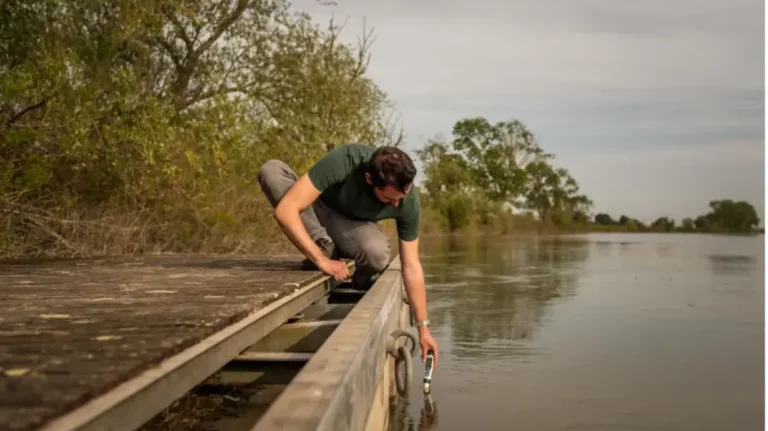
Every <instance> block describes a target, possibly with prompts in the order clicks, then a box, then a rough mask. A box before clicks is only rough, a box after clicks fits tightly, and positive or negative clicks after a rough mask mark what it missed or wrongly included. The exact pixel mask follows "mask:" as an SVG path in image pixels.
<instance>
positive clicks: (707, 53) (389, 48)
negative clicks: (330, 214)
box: [296, 0, 765, 218]
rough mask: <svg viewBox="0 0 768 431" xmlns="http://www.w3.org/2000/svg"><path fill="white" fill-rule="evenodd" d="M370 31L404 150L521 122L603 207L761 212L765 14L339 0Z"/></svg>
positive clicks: (313, 5) (578, 0) (636, 212)
mask: <svg viewBox="0 0 768 431" xmlns="http://www.w3.org/2000/svg"><path fill="white" fill-rule="evenodd" d="M337 1H338V2H339V6H337V7H325V6H320V5H319V4H318V3H317V2H316V1H314V0H302V1H299V2H297V3H296V6H297V7H298V8H300V9H305V10H308V11H309V12H310V13H311V14H312V15H313V16H314V17H315V18H316V19H317V20H320V21H325V20H327V19H328V18H330V16H331V15H335V17H336V18H337V19H339V20H343V19H345V18H347V17H348V18H349V21H348V25H347V28H346V30H345V32H344V33H343V34H342V38H343V39H345V40H347V41H349V42H354V41H355V40H356V38H357V37H358V36H359V34H360V32H361V31H362V28H363V27H362V22H363V19H364V18H365V19H366V21H367V24H368V26H369V27H373V28H374V29H375V34H376V41H375V43H374V45H373V53H372V54H373V55H372V60H371V65H370V69H369V72H368V73H369V75H370V76H371V77H372V78H373V79H374V81H375V82H376V83H377V84H378V85H379V86H380V87H381V88H383V89H384V90H385V91H386V92H387V93H388V94H389V96H390V97H391V98H392V99H393V100H394V101H395V102H396V104H397V107H398V109H399V110H400V111H401V113H402V118H403V125H404V127H405V131H406V134H407V137H408V140H407V148H408V149H409V150H411V151H413V150H415V149H417V148H419V147H420V146H421V145H422V144H423V143H424V141H425V140H426V139H427V138H429V137H431V136H434V135H435V134H438V133H442V134H444V135H446V136H449V135H450V132H451V128H452V126H453V124H454V123H455V122H456V121H457V120H459V119H461V118H465V117H474V116H484V117H486V118H488V119H489V120H490V121H505V120H510V119H512V118H517V119H520V120H521V121H523V122H524V123H526V125H528V126H529V128H530V129H531V130H532V131H533V132H534V133H536V135H537V136H538V137H539V139H540V141H541V143H542V145H543V146H544V148H545V149H546V150H547V151H551V152H554V153H556V154H557V155H558V157H557V159H556V161H557V163H559V164H560V165H562V166H564V167H566V168H568V169H569V170H570V171H571V172H572V173H573V174H574V176H575V177H576V178H577V180H578V181H579V183H580V184H581V185H582V187H583V190H584V191H585V192H586V193H587V194H588V195H589V196H590V197H592V198H593V199H594V200H595V202H596V204H597V209H598V210H606V211H608V210H610V211H611V212H617V213H622V212H623V213H627V214H628V215H632V216H635V217H641V218H655V217H657V216H659V215H662V213H665V212H667V213H669V214H665V215H669V216H673V217H683V216H692V215H696V214H699V213H702V212H705V211H706V210H707V208H706V205H707V202H708V201H709V200H711V199H717V198H723V197H734V198H739V197H741V198H744V199H748V200H749V201H750V202H752V203H753V204H754V205H755V206H756V207H759V209H760V212H761V214H762V212H763V207H764V171H765V168H764V159H765V158H764V150H763V142H764V118H765V110H764V106H765V105H764V95H765V91H764V74H765V68H764V61H765V54H764V25H765V24H764V22H763V20H764V16H765V11H764V4H763V2H760V1H758V0H676V1H673V2H669V1H661V0H651V1H648V2H617V1H610V0H569V1H560V2H542V1H536V0H520V1H515V2H503V1H496V0H493V1H491V0H484V1H477V2H468V1H466V0H462V1H459V0H442V1H440V2H437V1H432V2H427V1H418V2H414V1H412V0H391V1H387V2H381V1H373V0H354V1H353V0H337Z"/></svg>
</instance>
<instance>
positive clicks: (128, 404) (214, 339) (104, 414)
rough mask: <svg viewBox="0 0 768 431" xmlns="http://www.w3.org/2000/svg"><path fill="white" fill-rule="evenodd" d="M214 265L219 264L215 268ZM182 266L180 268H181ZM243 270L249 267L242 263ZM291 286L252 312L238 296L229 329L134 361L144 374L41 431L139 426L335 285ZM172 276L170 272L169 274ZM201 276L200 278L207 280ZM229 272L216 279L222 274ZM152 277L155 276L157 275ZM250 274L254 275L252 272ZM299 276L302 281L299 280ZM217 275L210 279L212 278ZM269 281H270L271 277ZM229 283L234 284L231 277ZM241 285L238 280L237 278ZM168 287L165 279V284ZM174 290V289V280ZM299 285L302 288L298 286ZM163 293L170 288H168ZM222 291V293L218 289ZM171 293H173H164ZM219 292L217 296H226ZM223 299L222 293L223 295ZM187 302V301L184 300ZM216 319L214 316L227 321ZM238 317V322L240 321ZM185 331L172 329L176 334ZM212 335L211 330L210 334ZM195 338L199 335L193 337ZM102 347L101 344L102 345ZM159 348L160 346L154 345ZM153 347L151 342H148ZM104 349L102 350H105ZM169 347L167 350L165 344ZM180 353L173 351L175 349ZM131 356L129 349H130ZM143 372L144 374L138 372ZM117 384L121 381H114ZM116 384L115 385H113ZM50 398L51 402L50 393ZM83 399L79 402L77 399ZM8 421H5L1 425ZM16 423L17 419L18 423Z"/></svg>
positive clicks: (203, 311) (325, 281)
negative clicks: (163, 355)
mask: <svg viewBox="0 0 768 431" xmlns="http://www.w3.org/2000/svg"><path fill="white" fill-rule="evenodd" d="M217 263H218V264H217ZM198 265H200V266H201V267H202V268H206V270H205V273H206V274H207V277H209V278H210V277H211V276H212V274H210V273H209V272H216V270H217V269H219V270H224V271H231V270H233V268H232V266H226V265H224V266H221V265H220V262H215V261H214V262H209V264H208V265H206V264H198ZM182 266H183V265H182ZM246 266H247V263H246ZM284 271H285V270H282V271H280V269H279V268H278V267H272V268H270V269H269V270H266V271H262V276H264V275H265V273H268V274H269V276H268V278H269V279H271V280H278V279H280V278H279V277H280V274H281V272H284ZM296 272H297V273H298V274H296V275H295V276H294V277H295V278H294V280H296V281H294V282H291V284H290V286H288V287H287V289H289V290H286V291H285V293H283V294H282V295H281V296H277V295H273V297H274V300H273V301H272V302H269V303H268V304H266V305H264V306H261V304H259V308H257V309H255V310H254V303H250V304H249V303H248V301H244V300H243V298H242V297H240V298H237V299H236V300H237V301H239V302H241V303H243V302H245V303H244V304H241V305H242V308H241V310H242V313H241V314H240V315H239V316H228V317H229V319H227V320H226V322H227V323H229V325H228V326H225V327H223V328H221V330H220V331H218V332H215V333H213V334H211V335H209V336H208V337H207V338H204V339H203V340H202V341H200V342H199V343H197V344H192V345H191V346H189V347H187V348H186V349H181V351H180V352H178V353H177V354H175V355H173V356H170V357H169V358H167V359H165V360H164V361H162V362H160V363H159V364H156V365H155V366H154V367H151V368H148V369H147V366H151V365H152V363H151V362H149V363H148V362H147V361H145V362H141V361H137V363H138V364H139V365H142V364H143V365H144V366H143V372H141V373H138V374H137V375H135V377H133V378H132V379H130V380H127V381H124V383H122V384H119V385H117V386H116V387H114V388H113V389H112V390H111V391H109V392H106V393H103V394H102V395H101V396H98V397H97V398H93V399H91V400H90V401H88V402H86V403H85V404H84V405H81V406H80V407H79V408H76V409H75V410H72V411H70V412H69V413H68V414H66V415H63V416H60V417H59V418H57V419H55V420H53V421H51V422H49V423H48V424H47V425H46V426H45V427H44V428H42V429H43V430H59V429H67V430H72V429H77V430H102V429H114V430H123V429H125V430H132V429H136V428H137V427H139V426H140V425H141V424H142V423H144V422H145V421H146V420H148V419H150V418H151V417H152V416H154V415H155V414H157V413H158V412H159V411H161V410H162V409H163V408H164V407H165V406H167V405H168V404H170V403H171V402H173V401H174V400H175V399H176V398H178V397H179V396H181V395H182V394H183V393H184V392H186V391H187V390H189V389H190V388H192V387H194V385H196V384H197V383H199V382H201V381H202V380H204V379H205V378H207V377H208V376H210V375H211V374H212V373H214V372H215V371H216V370H217V369H219V368H221V367H222V366H223V365H224V364H226V363H227V362H228V361H229V360H230V359H231V358H233V357H234V356H236V355H237V354H238V353H240V352H241V351H243V350H244V349H245V348H247V347H248V346H249V345H251V344H252V343H254V342H255V341H257V340H258V339H260V338H261V337H263V336H264V335H266V334H267V333H268V332H270V331H272V330H273V329H274V328H276V327H278V326H279V325H281V324H282V323H283V322H285V321H286V320H287V319H289V318H290V317H291V316H293V315H294V314H296V313H297V312H299V311H301V310H302V309H303V308H305V307H307V306H308V305H310V304H311V303H313V302H315V301H317V300H318V299H320V298H321V297H322V296H323V295H324V294H325V293H326V292H327V291H328V290H330V289H331V288H332V286H333V284H334V283H333V282H332V281H331V280H329V278H328V277H324V276H323V277H314V280H313V281H312V282H311V283H309V284H306V282H305V281H303V279H304V280H306V279H307V276H308V275H311V274H312V273H307V272H303V273H302V272H301V271H296ZM172 274H173V273H172ZM206 274H204V275H203V277H205V276H206ZM227 274H228V273H224V274H221V273H219V274H218V276H220V277H221V276H224V278H227V277H226V275H227ZM155 275H156V274H155ZM251 275H253V274H251ZM299 275H300V276H301V277H303V279H302V278H299ZM215 276H216V275H213V277H215ZM270 277H271V278H270ZM229 281H232V280H231V278H230V279H229ZM241 281H242V280H241ZM165 283H166V285H167V283H168V280H166V281H165ZM173 286H174V287H175V288H178V282H177V283H174V284H173ZM235 286H236V287H235V288H242V287H243V286H238V285H237V284H236V285H235ZM302 286H303V287H302ZM248 287H250V288H251V289H254V286H253V284H251V285H250V286H245V288H246V289H247V288H248ZM166 289H168V288H167V287H166ZM221 289H226V288H225V287H223V286H222V287H221ZM168 290H171V289H168ZM225 291H226V290H222V291H221V292H222V293H223V292H225ZM223 296H226V295H223ZM187 300H188V301H191V299H190V298H187ZM196 305H197V306H198V307H197V309H196V314H197V315H198V319H201V318H205V316H210V315H211V314H215V313H216V309H215V307H208V308H206V307H203V304H202V303H200V302H198V303H197V304H196ZM132 310H133V313H134V314H135V318H134V321H132V322H131V324H132V325H135V326H141V325H142V324H143V325H150V326H151V325H152V323H153V320H152V318H153V317H159V316H161V315H162V314H163V313H162V312H163V311H164V312H165V314H173V310H172V309H168V308H167V307H165V308H164V309H162V310H158V311H159V312H158V313H156V314H149V315H148V314H147V313H146V312H144V313H142V311H144V310H143V309H142V308H140V307H132ZM225 316H226V314H224V316H218V318H222V317H225ZM238 317H239V319H238ZM181 329H183V328H175V330H176V331H179V330H181ZM209 332H210V331H209ZM197 334H198V337H199V332H198V333H197ZM102 344H104V343H102ZM158 344H160V345H161V346H162V345H163V344H162V343H158ZM149 345H150V346H151V345H152V344H151V342H150V343H149ZM103 348H104V347H102V349H103ZM166 349H167V346H166ZM178 350H179V349H177V351H178ZM128 352H130V351H128ZM97 358H98V360H100V361H101V362H106V364H104V365H103V366H105V367H107V368H108V369H111V370H112V371H114V367H110V366H109V365H110V359H109V357H104V356H102V357H100V358H99V357H98V355H97ZM95 368H96V369H93V368H92V369H90V370H89V369H85V370H83V372H82V373H80V374H75V376H74V378H78V377H80V376H81V375H87V374H86V373H89V372H94V371H98V367H95ZM140 371H142V370H140ZM114 378H115V379H120V378H125V374H120V373H117V375H116V376H115V377H114ZM118 382H119V381H118ZM113 383H114V381H113ZM48 398H51V397H50V395H49V396H48ZM81 399H82V398H81ZM3 410H5V411H8V410H6V409H0V411H3ZM18 414H19V415H22V414H24V411H23V410H22V411H20V412H18ZM4 423H7V422H4ZM18 423H19V421H16V424H18ZM24 425H27V426H29V425H31V422H27V423H26V424H24V423H22V426H17V429H25V428H24Z"/></svg>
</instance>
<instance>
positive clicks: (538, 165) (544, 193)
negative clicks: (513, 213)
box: [525, 160, 592, 224]
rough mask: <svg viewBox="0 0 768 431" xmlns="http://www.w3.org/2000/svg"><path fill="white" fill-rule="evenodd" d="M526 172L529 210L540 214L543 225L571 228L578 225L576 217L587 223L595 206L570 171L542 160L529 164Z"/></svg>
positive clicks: (526, 196)
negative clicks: (560, 225) (550, 224)
mask: <svg viewBox="0 0 768 431" xmlns="http://www.w3.org/2000/svg"><path fill="white" fill-rule="evenodd" d="M525 172H526V174H527V175H526V183H525V198H526V202H525V207H526V208H528V209H531V210H534V211H536V213H537V214H538V215H539V218H540V219H541V220H542V221H544V222H546V223H549V222H552V221H555V222H556V223H558V224H567V223H570V222H572V221H575V220H574V216H575V217H576V219H577V220H578V219H583V218H584V215H585V214H586V213H587V212H588V211H589V208H590V207H591V206H592V201H591V200H590V199H589V198H587V197H586V196H584V195H582V194H579V185H578V183H577V182H576V180H575V179H574V178H573V177H571V175H570V174H569V173H568V171H567V170H566V169H564V168H558V169H555V168H553V167H552V165H550V164H549V163H547V162H546V161H544V160H538V161H534V162H531V163H529V164H528V165H527V166H526V167H525ZM577 214H578V215H577Z"/></svg>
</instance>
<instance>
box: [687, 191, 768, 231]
mask: <svg viewBox="0 0 768 431" xmlns="http://www.w3.org/2000/svg"><path fill="white" fill-rule="evenodd" d="M709 207H710V209H711V211H710V212H708V213H707V214H704V215H701V216H699V217H697V218H696V220H695V222H694V224H695V226H696V228H697V229H700V230H703V231H705V232H732V233H748V232H753V231H754V230H755V229H756V228H757V227H758V226H759V225H760V218H759V217H758V216H757V211H756V210H755V207H754V206H752V204H750V203H748V202H745V201H734V200H732V199H723V200H714V201H711V202H710V203H709Z"/></svg>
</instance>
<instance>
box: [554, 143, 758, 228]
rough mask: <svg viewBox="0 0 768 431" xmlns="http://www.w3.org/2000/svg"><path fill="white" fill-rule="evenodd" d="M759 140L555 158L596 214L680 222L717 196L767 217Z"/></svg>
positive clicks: (695, 213)
mask: <svg viewBox="0 0 768 431" xmlns="http://www.w3.org/2000/svg"><path fill="white" fill-rule="evenodd" d="M764 160H765V145H764V142H763V141H759V140H754V141H724V142H717V143H713V144H704V145H696V146H691V145H677V146H669V147H661V148H651V149H648V148H633V149H622V150H620V151H612V152H602V153H586V154H580V155H576V154H569V155H564V156H558V157H557V158H556V159H555V164H558V165H563V166H567V167H568V169H569V171H570V172H571V174H572V175H573V176H574V177H575V178H577V179H578V181H579V184H580V186H581V187H582V190H583V191H585V192H586V193H587V194H588V195H589V196H590V197H591V198H592V199H593V201H594V202H595V204H596V209H597V211H599V212H609V213H611V214H612V215H616V217H618V216H619V215H621V214H627V215H628V216H630V217H637V218H640V219H641V220H644V221H646V222H651V221H653V220H655V219H656V218H657V217H661V216H668V217H673V218H675V219H677V220H678V221H680V220H682V219H683V218H685V217H696V216H698V215H700V214H704V213H706V212H707V211H708V204H709V202H710V201H711V200H715V199H725V198H729V199H737V200H746V201H748V202H750V203H752V204H753V205H754V206H755V208H756V209H757V211H758V215H759V216H760V218H761V220H765V210H764V196H765V188H764V178H765V165H764Z"/></svg>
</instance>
